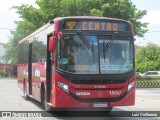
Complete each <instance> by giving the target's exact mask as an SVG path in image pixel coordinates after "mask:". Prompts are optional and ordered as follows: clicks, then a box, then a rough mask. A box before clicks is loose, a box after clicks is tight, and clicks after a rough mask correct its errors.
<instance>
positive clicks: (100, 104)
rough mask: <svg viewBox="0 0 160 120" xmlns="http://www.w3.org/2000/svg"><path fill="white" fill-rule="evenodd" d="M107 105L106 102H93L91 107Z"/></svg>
mask: <svg viewBox="0 0 160 120" xmlns="http://www.w3.org/2000/svg"><path fill="white" fill-rule="evenodd" d="M107 106H108V105H107V103H94V104H93V107H97V108H98V107H107Z"/></svg>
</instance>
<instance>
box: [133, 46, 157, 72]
mask: <svg viewBox="0 0 160 120" xmlns="http://www.w3.org/2000/svg"><path fill="white" fill-rule="evenodd" d="M152 70H153V71H154V70H160V46H158V45H156V44H151V43H150V44H148V45H147V46H146V47H141V48H140V49H139V50H138V51H137V53H136V71H139V72H142V73H143V72H146V71H152Z"/></svg>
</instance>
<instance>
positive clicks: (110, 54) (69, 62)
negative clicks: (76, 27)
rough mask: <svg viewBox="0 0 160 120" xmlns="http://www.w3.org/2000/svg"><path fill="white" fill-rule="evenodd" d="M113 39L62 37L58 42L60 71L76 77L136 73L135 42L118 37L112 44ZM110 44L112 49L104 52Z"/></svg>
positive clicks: (109, 48)
mask: <svg viewBox="0 0 160 120" xmlns="http://www.w3.org/2000/svg"><path fill="white" fill-rule="evenodd" d="M81 36H82V35H81ZM112 37H113V35H88V34H87V35H83V38H82V37H80V36H79V35H63V37H62V39H61V40H58V58H57V61H58V62H57V67H58V69H60V70H62V71H65V72H69V73H74V74H119V73H126V72H129V71H131V70H133V42H132V38H131V37H129V36H118V35H116V36H115V37H114V40H112V42H110V41H111V38H112ZM84 39H85V40H84ZM110 43H111V44H110ZM107 44H110V45H109V46H108V48H107V50H106V51H105V49H106V45H107ZM87 45H88V46H90V48H92V49H89V47H87Z"/></svg>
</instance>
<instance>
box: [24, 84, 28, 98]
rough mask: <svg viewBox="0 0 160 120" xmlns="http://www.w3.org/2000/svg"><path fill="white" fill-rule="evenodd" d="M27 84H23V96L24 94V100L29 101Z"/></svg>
mask: <svg viewBox="0 0 160 120" xmlns="http://www.w3.org/2000/svg"><path fill="white" fill-rule="evenodd" d="M26 88H27V87H26V83H25V82H24V84H23V94H24V99H25V100H29V96H28V95H27V89H26Z"/></svg>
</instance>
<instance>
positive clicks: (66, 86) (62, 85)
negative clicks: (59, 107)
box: [57, 81, 69, 93]
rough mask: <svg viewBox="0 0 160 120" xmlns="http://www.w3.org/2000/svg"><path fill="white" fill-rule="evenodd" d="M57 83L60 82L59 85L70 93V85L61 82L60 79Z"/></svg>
mask: <svg viewBox="0 0 160 120" xmlns="http://www.w3.org/2000/svg"><path fill="white" fill-rule="evenodd" d="M57 84H58V87H60V88H61V89H62V90H64V91H65V92H67V93H69V87H68V85H66V84H64V83H61V82H58V81H57Z"/></svg>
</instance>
